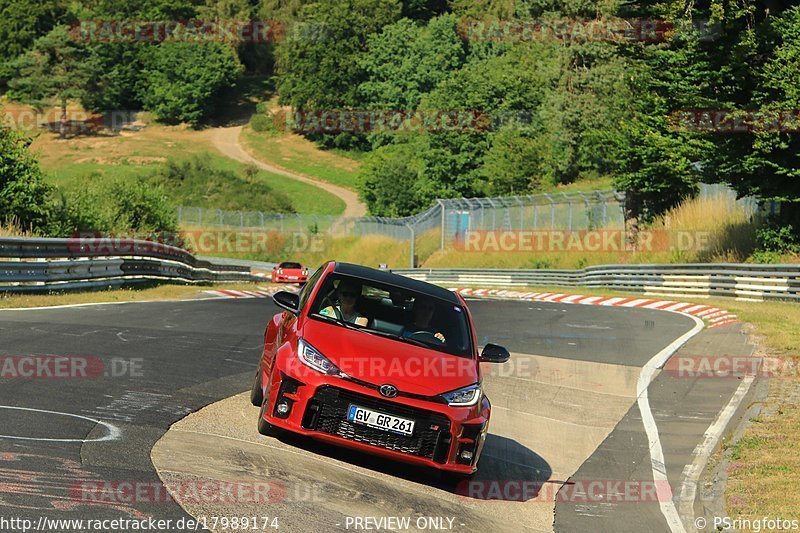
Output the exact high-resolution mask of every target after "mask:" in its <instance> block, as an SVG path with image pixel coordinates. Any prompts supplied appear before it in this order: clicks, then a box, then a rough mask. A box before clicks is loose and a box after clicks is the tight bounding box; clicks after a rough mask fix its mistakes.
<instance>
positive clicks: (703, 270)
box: [392, 263, 800, 300]
mask: <svg viewBox="0 0 800 533" xmlns="http://www.w3.org/2000/svg"><path fill="white" fill-rule="evenodd" d="M392 272H395V273H397V274H402V275H405V276H409V277H412V278H416V279H419V280H422V281H428V282H431V283H436V284H440V285H447V286H451V287H463V286H478V287H546V286H561V287H602V288H607V289H616V290H622V291H633V292H641V293H643V294H645V295H648V296H693V297H708V296H727V297H736V298H747V299H754V300H763V299H785V300H798V299H800V265H757V264H727V263H717V264H715V263H691V264H651V265H601V266H593V267H587V268H584V269H582V270H489V269H422V268H420V269H392Z"/></svg>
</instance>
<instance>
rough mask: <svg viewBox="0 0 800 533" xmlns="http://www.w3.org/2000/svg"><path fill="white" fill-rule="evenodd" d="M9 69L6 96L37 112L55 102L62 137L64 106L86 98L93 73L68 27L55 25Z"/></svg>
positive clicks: (82, 48)
mask: <svg viewBox="0 0 800 533" xmlns="http://www.w3.org/2000/svg"><path fill="white" fill-rule="evenodd" d="M12 67H13V70H14V71H15V74H14V77H13V78H12V79H11V80H10V81H9V82H8V85H9V88H10V90H9V92H8V95H9V96H10V97H11V98H12V99H14V100H18V101H21V102H24V103H27V104H30V105H33V106H34V107H36V108H37V109H43V108H45V107H47V106H49V105H50V104H51V103H52V102H53V100H55V101H57V102H58V104H59V106H60V107H61V124H60V127H59V132H60V135H61V137H64V134H65V131H66V126H67V103H68V102H69V101H70V100H79V99H84V98H86V95H87V89H86V87H87V85H88V82H89V80H90V79H92V78H93V76H94V75H95V74H96V70H95V68H94V64H93V63H92V61H91V58H90V57H89V54H88V53H87V51H86V49H85V48H84V47H82V46H80V45H78V44H76V43H75V42H74V41H73V39H72V38H71V37H70V34H69V28H67V27H66V26H57V27H56V28H54V29H53V30H52V31H50V33H48V34H47V35H45V36H44V37H40V38H39V39H37V40H36V42H35V43H34V45H33V48H32V49H31V50H30V51H28V52H27V53H25V54H24V55H22V56H20V57H19V58H18V59H17V60H16V61H14V62H13V64H12Z"/></svg>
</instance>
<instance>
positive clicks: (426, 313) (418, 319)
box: [403, 298, 446, 342]
mask: <svg viewBox="0 0 800 533" xmlns="http://www.w3.org/2000/svg"><path fill="white" fill-rule="evenodd" d="M435 310H436V304H434V303H433V301H432V300H429V299H427V298H416V299H415V300H414V310H413V313H414V314H413V318H412V321H411V323H410V324H407V325H406V327H405V328H404V329H403V337H412V336H413V335H414V333H417V332H419V331H424V332H427V333H430V334H432V335H433V336H434V337H436V338H437V339H439V340H440V341H442V342H446V341H445V338H444V334H443V333H442V332H441V331H439V330H438V329H437V328H436V327H435V326H433V325H431V321H432V320H433V313H434V311H435Z"/></svg>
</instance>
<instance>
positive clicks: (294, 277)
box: [289, 276, 298, 279]
mask: <svg viewBox="0 0 800 533" xmlns="http://www.w3.org/2000/svg"><path fill="white" fill-rule="evenodd" d="M289 279H298V277H297V276H289Z"/></svg>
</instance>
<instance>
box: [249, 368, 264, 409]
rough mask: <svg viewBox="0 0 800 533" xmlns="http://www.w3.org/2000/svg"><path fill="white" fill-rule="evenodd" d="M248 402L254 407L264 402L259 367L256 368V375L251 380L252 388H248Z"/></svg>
mask: <svg viewBox="0 0 800 533" xmlns="http://www.w3.org/2000/svg"><path fill="white" fill-rule="evenodd" d="M250 403H252V404H253V405H255V406H256V407H261V404H262V403H264V392H263V391H262V390H261V367H260V366H259V368H258V370H256V377H255V380H253V388H252V389H251V390H250Z"/></svg>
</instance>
